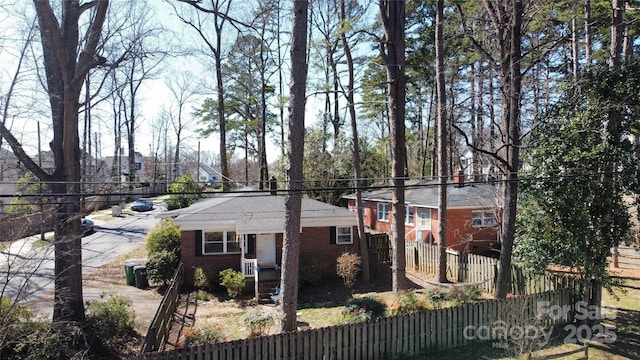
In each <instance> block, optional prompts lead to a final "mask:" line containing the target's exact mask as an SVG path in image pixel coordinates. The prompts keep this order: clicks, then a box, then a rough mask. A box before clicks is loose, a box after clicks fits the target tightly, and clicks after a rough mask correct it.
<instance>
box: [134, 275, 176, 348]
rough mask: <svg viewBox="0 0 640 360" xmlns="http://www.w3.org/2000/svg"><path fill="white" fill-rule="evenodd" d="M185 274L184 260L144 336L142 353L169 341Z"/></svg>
mask: <svg viewBox="0 0 640 360" xmlns="http://www.w3.org/2000/svg"><path fill="white" fill-rule="evenodd" d="M183 275H184V266H183V264H182V262H180V265H178V269H177V270H176V272H175V273H174V275H173V278H172V279H171V283H170V284H169V288H168V289H167V292H166V293H165V294H164V297H163V298H162V302H160V306H158V311H156V315H155V316H154V317H153V320H152V321H151V324H149V329H148V330H147V336H145V338H144V343H143V344H142V349H141V351H140V352H141V353H146V352H149V351H158V350H159V349H160V348H161V347H162V346H163V345H164V344H165V343H166V341H167V337H168V336H169V329H170V328H171V319H172V318H173V314H174V313H175V312H176V308H177V307H178V300H179V298H180V289H181V288H182V280H183Z"/></svg>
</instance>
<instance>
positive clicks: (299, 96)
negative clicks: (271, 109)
mask: <svg viewBox="0 0 640 360" xmlns="http://www.w3.org/2000/svg"><path fill="white" fill-rule="evenodd" d="M308 7H309V3H308V1H307V0H294V1H293V25H292V37H293V43H292V47H291V90H290V94H291V98H290V99H289V149H288V153H289V154H288V156H289V170H288V171H287V178H288V179H287V180H288V187H289V192H288V194H287V195H286V198H285V233H284V239H283V246H282V278H281V284H280V289H281V294H282V295H281V300H280V310H281V311H282V318H281V319H280V321H279V324H278V328H279V330H280V332H285V331H294V330H296V329H297V328H298V324H297V318H296V311H297V307H298V271H299V254H300V210H301V207H302V189H303V186H302V185H303V184H302V161H303V153H304V112H305V94H306V91H305V90H306V80H307V61H306V55H307V13H308Z"/></svg>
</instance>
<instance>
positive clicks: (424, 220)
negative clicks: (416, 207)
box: [419, 209, 431, 229]
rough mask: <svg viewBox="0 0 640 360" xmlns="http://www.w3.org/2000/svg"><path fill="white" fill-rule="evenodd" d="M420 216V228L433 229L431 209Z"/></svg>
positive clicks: (423, 211) (421, 212) (425, 210)
mask: <svg viewBox="0 0 640 360" xmlns="http://www.w3.org/2000/svg"><path fill="white" fill-rule="evenodd" d="M419 214H420V228H422V229H431V209H424V210H422V211H420V212H419Z"/></svg>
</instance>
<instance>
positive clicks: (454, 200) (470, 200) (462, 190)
mask: <svg viewBox="0 0 640 360" xmlns="http://www.w3.org/2000/svg"><path fill="white" fill-rule="evenodd" d="M405 186H406V189H405V192H404V196H405V203H407V204H409V205H413V206H420V207H427V208H437V207H438V183H437V182H433V181H431V182H427V181H425V180H409V181H406V182H405ZM392 195H393V194H392V189H391V188H389V187H385V188H379V189H373V190H370V191H364V192H363V193H362V199H363V200H368V201H378V202H391V199H392ZM498 195H499V189H498V188H497V187H496V186H495V185H493V184H489V183H466V184H464V186H459V185H457V184H454V183H449V185H448V186H447V208H483V207H499V206H498V204H499V203H498V199H499V196H498ZM344 198H346V199H355V194H350V195H346V196H344Z"/></svg>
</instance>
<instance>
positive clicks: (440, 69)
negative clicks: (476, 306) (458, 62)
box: [435, 0, 448, 283]
mask: <svg viewBox="0 0 640 360" xmlns="http://www.w3.org/2000/svg"><path fill="white" fill-rule="evenodd" d="M443 14H444V0H438V1H437V2H436V38H435V45H436V87H437V94H438V106H437V109H438V110H437V111H438V179H439V184H440V187H439V190H438V244H439V248H440V253H439V259H438V282H441V283H445V282H447V180H448V175H447V174H448V172H447V151H448V149H447V148H448V147H447V137H448V135H447V98H446V92H445V86H444V85H445V78H444V54H443V51H444V39H443V37H442V31H443V30H442V29H443V17H444V15H443Z"/></svg>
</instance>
